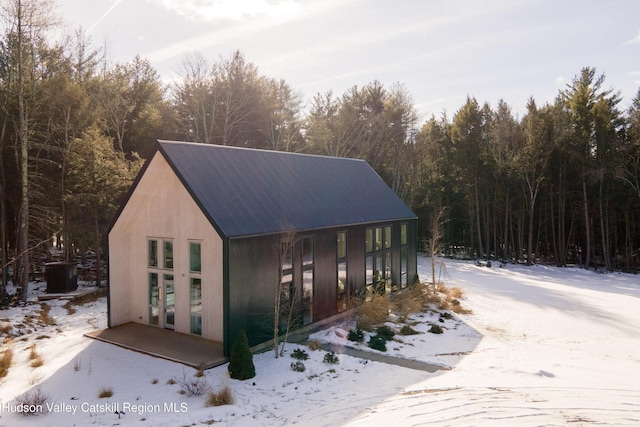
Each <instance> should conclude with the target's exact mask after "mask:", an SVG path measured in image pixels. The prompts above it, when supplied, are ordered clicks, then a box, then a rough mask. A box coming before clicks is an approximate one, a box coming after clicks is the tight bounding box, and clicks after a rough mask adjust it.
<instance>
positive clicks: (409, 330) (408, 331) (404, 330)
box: [400, 325, 420, 335]
mask: <svg viewBox="0 0 640 427" xmlns="http://www.w3.org/2000/svg"><path fill="white" fill-rule="evenodd" d="M419 333H420V332H418V331H416V330H415V329H413V328H412V327H411V326H409V325H404V326H403V327H402V328H401V329H400V335H418V334H419Z"/></svg>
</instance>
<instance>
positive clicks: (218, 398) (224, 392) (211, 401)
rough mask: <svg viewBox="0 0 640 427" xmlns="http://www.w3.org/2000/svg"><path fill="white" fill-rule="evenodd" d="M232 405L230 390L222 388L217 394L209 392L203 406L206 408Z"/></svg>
mask: <svg viewBox="0 0 640 427" xmlns="http://www.w3.org/2000/svg"><path fill="white" fill-rule="evenodd" d="M232 403H233V395H232V394H231V389H230V388H229V387H227V386H225V387H222V388H221V389H220V390H219V391H218V392H215V393H214V392H211V393H209V396H208V397H207V401H206V402H205V405H207V406H222V405H231V404H232Z"/></svg>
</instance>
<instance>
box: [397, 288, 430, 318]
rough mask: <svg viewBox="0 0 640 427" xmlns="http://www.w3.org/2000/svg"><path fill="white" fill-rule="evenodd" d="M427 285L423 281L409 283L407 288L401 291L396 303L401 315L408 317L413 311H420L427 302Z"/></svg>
mask: <svg viewBox="0 0 640 427" xmlns="http://www.w3.org/2000/svg"><path fill="white" fill-rule="evenodd" d="M426 293H427V287H426V286H425V285H423V284H422V283H419V282H417V283H414V284H412V285H409V287H408V288H407V289H404V290H403V291H402V292H399V293H398V294H397V295H396V297H395V299H394V304H395V306H396V308H397V310H398V314H399V315H400V316H401V317H406V316H408V315H409V314H411V313H419V312H421V311H422V307H423V306H424V304H425V302H426V298H425V296H426Z"/></svg>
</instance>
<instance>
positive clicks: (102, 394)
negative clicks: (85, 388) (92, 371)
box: [98, 387, 113, 399]
mask: <svg viewBox="0 0 640 427" xmlns="http://www.w3.org/2000/svg"><path fill="white" fill-rule="evenodd" d="M111 396H113V389H112V388H111V387H102V388H101V389H100V391H99V392H98V397H99V398H100V399H105V398H107V397H111Z"/></svg>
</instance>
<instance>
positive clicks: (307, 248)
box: [302, 237, 313, 267]
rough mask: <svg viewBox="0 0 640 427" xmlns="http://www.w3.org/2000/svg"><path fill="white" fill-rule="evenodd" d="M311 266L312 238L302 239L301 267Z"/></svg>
mask: <svg viewBox="0 0 640 427" xmlns="http://www.w3.org/2000/svg"><path fill="white" fill-rule="evenodd" d="M309 265H313V237H305V238H304V239H302V266H303V267H305V266H309Z"/></svg>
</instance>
